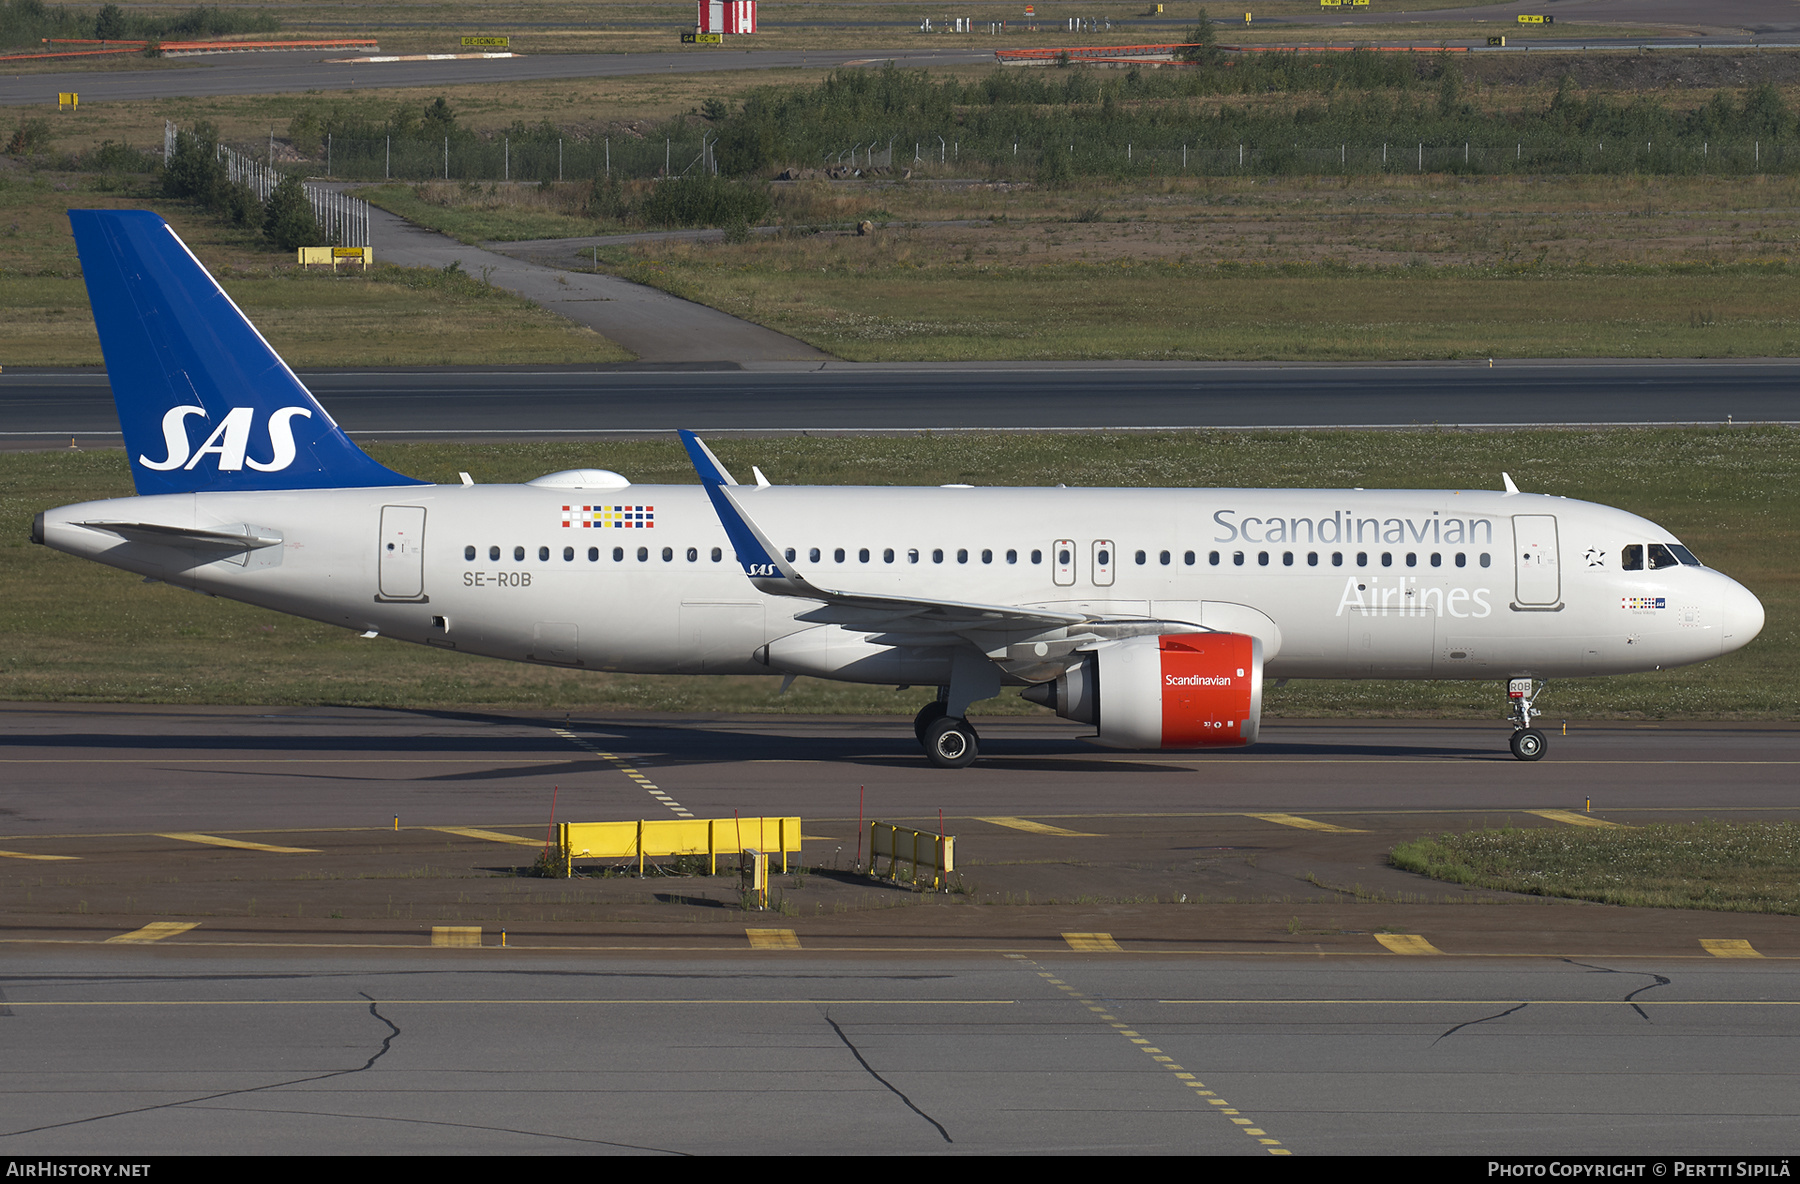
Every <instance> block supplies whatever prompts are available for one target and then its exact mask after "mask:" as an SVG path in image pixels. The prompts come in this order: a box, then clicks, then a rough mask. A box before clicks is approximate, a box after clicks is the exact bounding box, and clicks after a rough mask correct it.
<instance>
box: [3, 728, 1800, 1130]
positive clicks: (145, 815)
mask: <svg viewBox="0 0 1800 1184" xmlns="http://www.w3.org/2000/svg"><path fill="white" fill-rule="evenodd" d="M981 726H982V731H983V739H984V751H986V752H988V753H991V754H992V755H991V756H988V757H985V758H984V760H983V761H982V762H981V763H980V764H978V765H977V766H975V767H974V768H973V769H970V770H965V771H961V772H954V773H946V772H940V771H935V770H932V769H930V768H928V767H927V766H926V765H925V764H924V762H923V760H922V759H921V758H920V757H919V756H918V754H917V751H916V746H915V744H914V742H913V740H912V737H911V734H910V729H909V728H908V727H907V725H906V721H905V720H902V719H858V718H834V717H804V718H791V717H780V716H735V717H721V716H613V717H596V718H583V717H581V716H579V715H578V714H577V715H574V716H571V717H569V718H563V717H560V716H556V717H540V716H534V715H530V714H477V713H454V712H412V711H401V710H362V709H348V708H305V709H249V708H185V707H131V706H106V705H90V706H65V705H55V704H14V705H10V706H8V707H7V708H6V709H5V710H4V711H3V712H0V766H3V767H4V776H0V870H4V872H5V873H6V883H7V890H6V891H5V892H4V893H0V950H3V951H4V954H3V957H0V1025H3V1027H0V1031H4V1033H5V1038H6V1041H7V1047H8V1050H9V1051H8V1056H7V1058H6V1061H5V1064H4V1067H0V1090H4V1091H5V1093H6V1104H5V1105H4V1106H0V1113H3V1114H4V1115H5V1118H4V1119H3V1120H0V1152H4V1153H7V1154H10V1155H53V1154H87V1155H98V1154H122V1155H125V1154H148V1155H154V1154H181V1153H195V1152H206V1151H234V1152H252V1153H258V1154H275V1153H283V1154H301V1153H306V1152H309V1151H316V1150H318V1149H320V1148H322V1147H324V1148H330V1149H331V1150H333V1151H335V1152H339V1153H358V1154H364V1153H366V1154H416V1153H427V1154H442V1153H446V1152H463V1151H469V1152H484V1153H506V1152H514V1153H516V1152H538V1153H556V1152H561V1153H571V1152H582V1153H590V1152H591V1153H620V1154H624V1153H640V1154H706V1153H713V1154H725V1153H741V1152H743V1151H746V1150H748V1151H757V1152H792V1151H809V1152H850V1151H860V1152H864V1153H868V1152H874V1153H906V1154H934V1153H936V1154H978V1153H993V1152H1000V1153H1019V1152H1027V1151H1035V1152H1040V1153H1041V1152H1043V1151H1048V1150H1061V1151H1069V1152H1078V1153H1187V1154H1244V1155H1270V1154H1296V1155H1318V1154H1400V1153H1406V1154H1421V1153H1440V1154H1462V1155H1507V1154H1513V1155H1527V1154H1536V1155H1546V1154H1557V1155H1570V1154H1576V1155H1579V1154H1590V1155H1591V1154H1614V1155H1631V1156H1645V1155H1695V1154H1714V1155H1765V1154H1780V1153H1786V1152H1787V1151H1788V1150H1789V1149H1790V1147H1791V1142H1792V1131H1793V1129H1794V1125H1793V1124H1794V1121H1795V1118H1796V1116H1797V1115H1796V1111H1797V1110H1800V1090H1797V1089H1796V1088H1795V1086H1796V1084H1800V1083H1797V1082H1796V1080H1795V1077H1796V1070H1795V1069H1794V1067H1793V1064H1792V1058H1791V1057H1789V1056H1787V1054H1786V1049H1787V1047H1788V1046H1787V1044H1786V1041H1787V1040H1788V1039H1789V1038H1792V1037H1795V1036H1797V1035H1800V981H1797V979H1796V975H1795V969H1794V968H1795V965H1796V963H1797V962H1800V933H1797V932H1796V931H1795V929H1794V926H1793V924H1792V919H1791V918H1784V917H1775V916H1759V915H1748V914H1718V913H1701V912H1667V911H1663V912H1659V911H1655V910H1647V909H1625V908H1600V907H1597V906H1591V905H1582V904H1576V903H1568V902H1548V901H1544V900H1540V899H1536V898H1522V897H1515V896H1510V895H1508V894H1504V893H1490V892H1483V891H1480V890H1470V889H1463V888H1460V887H1458V886H1455V885H1447V884H1437V883H1434V882H1430V881H1424V880H1420V879H1418V878H1417V877H1412V876H1409V875H1408V874H1406V873H1402V872H1399V871H1397V870H1396V869H1393V868H1391V867H1386V866H1384V860H1383V854H1384V852H1385V851H1386V849H1387V848H1388V847H1389V846H1391V845H1392V844H1393V842H1395V841H1397V840H1398V839H1399V838H1402V837H1410V836H1413V835H1417V834H1420V833H1434V832H1436V831H1438V830H1445V829H1468V828H1470V827H1476V826H1481V825H1499V824H1503V823H1511V824H1514V825H1523V826H1544V827H1561V828H1570V827H1579V826H1589V825H1595V824H1598V825H1606V824H1624V825H1633V824H1642V823H1644V822H1650V821H1671V820H1681V819H1691V818H1698V817H1721V818H1729V819H1735V820H1747V819H1753V818H1763V819H1789V818H1792V817H1794V815H1795V813H1796V811H1800V803H1795V802H1794V800H1793V794H1792V786H1793V784H1794V781H1795V772H1796V769H1797V768H1800V731H1797V730H1796V729H1793V728H1789V727H1768V726H1754V725H1742V726H1727V725H1693V726H1684V725H1680V724H1672V725H1657V726H1634V725H1584V724H1580V723H1576V724H1573V725H1571V727H1570V729H1569V735H1568V736H1566V737H1564V736H1562V735H1560V734H1553V737H1552V748H1551V751H1550V755H1549V756H1547V757H1546V759H1545V760H1543V761H1542V762H1539V763H1537V764H1522V763H1520V762H1517V761H1514V760H1512V759H1511V758H1510V756H1508V755H1506V753H1505V751H1504V729H1503V727H1497V726H1481V725H1469V724H1463V723H1429V722H1422V723H1374V724H1369V723H1361V722H1355V721H1332V722H1305V721H1271V722H1270V723H1269V724H1267V725H1266V726H1265V729H1264V735H1265V736H1266V737H1267V742H1266V743H1265V744H1263V745H1259V746H1258V747H1257V748H1254V749H1251V750H1246V751H1242V752H1229V753H1211V754H1155V753H1151V754H1141V753H1139V754H1134V753H1113V752H1109V751H1106V750H1101V749H1095V748H1093V747H1091V746H1089V745H1088V744H1086V743H1085V742H1084V741H1083V740H1082V739H1081V736H1082V734H1083V732H1084V729H1081V728H1079V727H1077V726H1075V725H1071V724H1068V723H1066V722H1064V721H1052V720H1040V719H1024V718H989V719H987V720H984V721H982V722H981ZM1557 731H1560V729H1557ZM553 787H555V791H556V795H557V796H556V810H557V814H556V817H558V818H561V819H576V820H589V819H600V818H634V817H647V818H655V817H672V816H674V814H675V810H676V808H677V807H679V808H680V809H684V810H687V811H689V812H691V813H694V814H697V815H699V816H701V817H709V816H712V817H730V816H731V815H732V813H733V812H734V811H736V812H738V813H739V814H740V815H742V816H744V817H752V816H755V815H758V814H764V813H767V814H783V815H787V814H799V815H801V816H802V817H803V818H804V820H805V821H804V830H805V833H806V836H807V838H806V843H805V847H804V851H803V853H802V857H801V858H802V862H803V863H805V864H806V865H808V866H809V867H810V868H811V869H812V870H811V871H810V872H809V873H808V874H806V875H800V874H797V873H795V872H790V873H789V874H785V875H776V876H775V877H773V878H774V881H775V885H776V889H775V890H776V895H775V896H773V897H772V898H771V905H772V907H771V908H770V909H769V910H768V911H763V912H757V911H745V910H744V909H743V908H742V907H741V904H742V901H741V897H740V896H739V892H738V887H737V883H736V879H735V877H734V876H730V875H721V876H711V877H709V876H703V875H689V876H683V877H679V878H668V877H661V878H653V879H651V880H640V879H637V878H636V877H635V876H632V875H629V874H624V875H604V876H602V875H594V876H590V877H588V878H584V879H576V880H561V881H545V880H531V879H521V878H519V877H517V876H516V875H514V874H512V870H511V869H513V868H516V867H518V866H520V865H523V864H526V863H529V861H530V860H531V859H532V858H533V857H534V856H535V853H536V849H537V848H538V847H540V846H541V844H542V842H543V835H544V834H545V824H546V822H547V821H548V819H549V816H550V809H551V792H552V788H553ZM1584 799H1591V800H1592V808H1591V810H1590V809H1588V808H1587V804H1586V803H1585V802H1584ZM671 803H673V805H671ZM859 807H860V809H861V810H862V811H863V817H864V818H873V817H880V818H883V819H887V820H892V821H899V822H902V823H906V824H911V825H916V826H920V827H922V828H924V829H928V830H935V829H936V828H937V827H938V826H939V825H940V823H939V818H940V817H941V818H942V823H941V825H942V826H943V828H944V829H945V830H946V831H947V832H949V833H952V834H954V835H956V836H957V850H958V866H959V870H960V873H961V876H962V877H963V878H962V880H961V882H960V884H959V887H958V890H957V891H956V892H953V893H949V894H944V893H929V892H927V893H919V892H915V891H913V890H912V889H911V888H910V887H908V886H906V885H902V884H894V883H892V882H888V881H876V880H871V879H869V878H868V877H867V876H865V875H862V874H859V873H857V872H855V871H853V870H852V869H851V866H850V865H851V863H852V862H853V861H854V849H853V844H854V842H855V840H856V837H857V825H856V820H857V817H858V813H857V812H858V809H859ZM940 810H941V811H942V814H941V816H940V814H939V811H940ZM446 927H454V928H446ZM1396 935H1398V936H1396ZM456 942H462V943H466V944H460V945H459V944H453V943H456ZM1721 942H1722V943H1723V944H1722V945H1721V944H1720V943H1721ZM476 947H479V948H476ZM1721 951H1723V953H1722V952H1721ZM1725 954H1735V955H1737V956H1730V957H1728V956H1724V955H1725Z"/></svg>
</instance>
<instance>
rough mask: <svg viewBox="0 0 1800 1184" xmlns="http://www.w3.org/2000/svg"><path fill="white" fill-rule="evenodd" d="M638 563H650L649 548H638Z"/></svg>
mask: <svg viewBox="0 0 1800 1184" xmlns="http://www.w3.org/2000/svg"><path fill="white" fill-rule="evenodd" d="M638 562H639V563H648V562H650V548H649V547H639V548H638Z"/></svg>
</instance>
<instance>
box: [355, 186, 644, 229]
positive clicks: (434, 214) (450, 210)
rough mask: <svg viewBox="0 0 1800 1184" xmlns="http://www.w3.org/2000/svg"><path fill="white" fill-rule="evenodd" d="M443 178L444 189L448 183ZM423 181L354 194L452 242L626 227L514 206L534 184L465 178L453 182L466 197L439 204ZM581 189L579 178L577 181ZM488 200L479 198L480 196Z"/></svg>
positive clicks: (532, 189) (360, 190) (534, 188)
mask: <svg viewBox="0 0 1800 1184" xmlns="http://www.w3.org/2000/svg"><path fill="white" fill-rule="evenodd" d="M454 184H455V183H454V182H449V183H446V185H445V188H449V187H450V185H454ZM430 188H431V187H430V186H429V185H376V186H371V187H370V188H367V189H358V190H355V193H356V195H357V196H358V197H361V198H364V199H366V200H368V201H369V202H371V203H372V204H374V205H378V206H380V207H381V208H382V209H384V210H387V211H388V212H390V213H394V214H398V215H400V216H401V217H402V218H405V219H406V220H407V221H409V222H413V223H416V224H417V225H420V226H429V227H430V228H431V229H433V230H436V231H438V232H439V233H441V234H447V235H449V236H450V237H451V238H453V239H456V240H457V241H458V242H464V243H471V244H472V243H483V242H490V241H493V240H497V239H504V240H508V241H518V240H521V239H540V238H583V237H586V236H588V235H592V234H609V233H613V232H615V231H620V230H624V229H626V228H625V227H621V226H617V225H609V224H607V223H604V222H599V221H597V220H595V219H593V218H587V217H582V216H579V215H571V214H567V213H563V212H561V211H560V210H555V209H521V208H519V206H518V201H519V197H518V196H517V195H518V194H526V195H530V194H535V193H537V192H538V187H537V186H535V185H530V186H525V185H521V186H504V187H503V186H500V185H494V184H489V185H485V186H484V185H481V184H477V183H475V182H470V183H469V184H467V185H461V186H457V188H458V189H459V190H463V191H466V193H467V196H466V197H465V198H464V200H463V201H462V202H459V203H458V204H456V205H443V204H438V203H434V202H431V201H428V200H426V199H425V198H423V197H422V196H421V190H424V191H427V192H429V191H430ZM569 188H572V189H573V188H579V189H580V190H582V191H584V192H585V191H586V189H587V188H588V186H587V184H586V183H585V182H582V183H580V184H579V185H578V186H569ZM484 194H485V195H487V196H488V197H489V198H490V199H491V201H489V202H484V201H483V200H482V196H483V195H484Z"/></svg>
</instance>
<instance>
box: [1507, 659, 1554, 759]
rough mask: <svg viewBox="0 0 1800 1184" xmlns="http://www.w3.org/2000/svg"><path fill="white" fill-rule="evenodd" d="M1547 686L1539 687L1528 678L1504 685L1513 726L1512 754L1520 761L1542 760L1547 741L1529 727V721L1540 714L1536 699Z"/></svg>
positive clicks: (1514, 680) (1511, 681)
mask: <svg viewBox="0 0 1800 1184" xmlns="http://www.w3.org/2000/svg"><path fill="white" fill-rule="evenodd" d="M1549 686H1550V684H1549V683H1547V682H1546V683H1544V684H1542V685H1541V686H1540V685H1539V684H1538V683H1537V682H1536V681H1535V680H1534V679H1529V678H1515V679H1511V680H1510V681H1508V682H1507V684H1506V700H1507V707H1508V715H1509V717H1510V718H1511V720H1512V726H1513V734H1512V742H1511V747H1512V754H1513V755H1514V756H1515V757H1517V758H1519V759H1520V760H1522V761H1535V760H1541V759H1543V756H1544V749H1545V747H1546V745H1547V744H1548V741H1546V740H1545V739H1544V734H1543V733H1542V732H1540V731H1538V730H1537V729H1536V728H1534V727H1532V726H1531V721H1532V719H1533V718H1534V717H1535V716H1538V715H1541V714H1542V712H1540V711H1539V710H1538V709H1537V698H1538V696H1539V695H1541V694H1543V693H1544V691H1545V690H1547V689H1548V688H1549Z"/></svg>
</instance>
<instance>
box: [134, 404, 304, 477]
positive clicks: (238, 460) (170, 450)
mask: <svg viewBox="0 0 1800 1184" xmlns="http://www.w3.org/2000/svg"><path fill="white" fill-rule="evenodd" d="M190 415H198V416H199V417H200V418H202V419H205V418H206V408H204V407H196V406H193V405H191V404H190V405H186V406H181V407H173V408H170V410H169V413H168V414H167V415H164V416H163V420H162V432H163V442H164V444H165V445H166V446H167V455H166V456H164V457H163V459H161V460H151V459H150V458H149V457H147V456H144V455H141V454H140V455H139V456H138V458H137V459H138V463H139V464H140V465H143V466H144V467H145V468H146V469H155V470H156V471H158V472H168V471H169V470H170V469H192V468H193V467H194V466H195V465H197V464H199V463H200V462H201V460H202V459H204V458H205V457H208V456H216V457H218V458H219V471H220V472H222V473H236V472H241V471H242V470H243V468H244V466H246V465H248V466H249V467H250V468H252V469H255V470H256V471H257V472H259V473H279V472H280V471H281V470H283V469H285V468H287V467H288V466H289V465H291V464H293V463H294V455H295V448H294V428H293V421H294V417H295V416H297V415H298V416H304V417H306V418H307V419H311V418H312V412H311V411H309V410H307V409H306V408H305V407H283V408H281V409H280V410H278V411H276V412H274V413H272V414H271V415H270V416H269V451H270V456H269V459H268V460H266V461H261V460H257V459H256V458H255V457H253V456H250V455H249V451H250V428H251V424H252V421H253V420H254V419H255V417H256V408H254V407H233V408H232V409H231V411H230V412H229V413H227V414H226V416H225V418H224V420H222V421H221V422H220V424H219V426H218V427H216V428H214V429H213V430H212V435H210V436H208V437H207V438H206V442H205V443H203V444H201V445H200V447H199V448H198V449H195V448H194V447H193V445H192V443H191V442H190V441H189V439H188V427H187V419H188V416H190Z"/></svg>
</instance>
